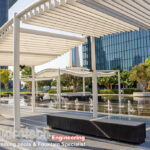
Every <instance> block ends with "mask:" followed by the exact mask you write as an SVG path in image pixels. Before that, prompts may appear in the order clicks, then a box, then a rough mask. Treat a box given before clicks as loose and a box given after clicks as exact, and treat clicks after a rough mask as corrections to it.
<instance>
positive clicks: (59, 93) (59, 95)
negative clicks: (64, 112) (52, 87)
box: [57, 69, 61, 108]
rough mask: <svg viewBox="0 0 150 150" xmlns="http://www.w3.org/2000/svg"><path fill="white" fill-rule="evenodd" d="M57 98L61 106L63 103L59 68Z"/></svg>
mask: <svg viewBox="0 0 150 150" xmlns="http://www.w3.org/2000/svg"><path fill="white" fill-rule="evenodd" d="M57 100H58V103H59V108H60V105H61V81H60V69H58V79H57Z"/></svg>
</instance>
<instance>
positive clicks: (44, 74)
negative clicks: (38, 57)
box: [22, 68, 119, 81]
mask: <svg viewBox="0 0 150 150" xmlns="http://www.w3.org/2000/svg"><path fill="white" fill-rule="evenodd" d="M59 70H60V74H61V75H62V74H69V75H73V76H77V77H92V72H90V71H77V70H75V71H73V70H69V69H53V68H49V69H44V70H42V71H40V72H38V73H36V75H35V80H50V79H53V78H57V77H58V71H59ZM118 71H119V70H102V71H101V70H98V71H97V77H110V76H114V75H116V73H117V72H118ZM22 81H32V78H28V77H27V78H22Z"/></svg>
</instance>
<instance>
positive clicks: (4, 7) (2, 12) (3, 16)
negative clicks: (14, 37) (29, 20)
mask: <svg viewBox="0 0 150 150" xmlns="http://www.w3.org/2000/svg"><path fill="white" fill-rule="evenodd" d="M16 1H17V0H0V27H1V26H2V25H3V24H4V23H6V22H7V21H8V9H9V8H10V7H11V6H12V5H13V4H14V3H15V2H16Z"/></svg>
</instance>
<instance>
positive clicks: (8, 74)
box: [0, 69, 13, 91]
mask: <svg viewBox="0 0 150 150" xmlns="http://www.w3.org/2000/svg"><path fill="white" fill-rule="evenodd" d="M0 74H1V82H2V83H3V84H4V86H5V89H6V91H8V81H9V80H11V79H12V76H13V73H12V71H11V70H9V69H1V72H0Z"/></svg>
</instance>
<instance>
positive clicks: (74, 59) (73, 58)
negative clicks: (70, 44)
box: [69, 47, 80, 67]
mask: <svg viewBox="0 0 150 150" xmlns="http://www.w3.org/2000/svg"><path fill="white" fill-rule="evenodd" d="M69 67H80V57H79V48H78V47H75V48H73V49H72V50H71V51H70V59H69Z"/></svg>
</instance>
